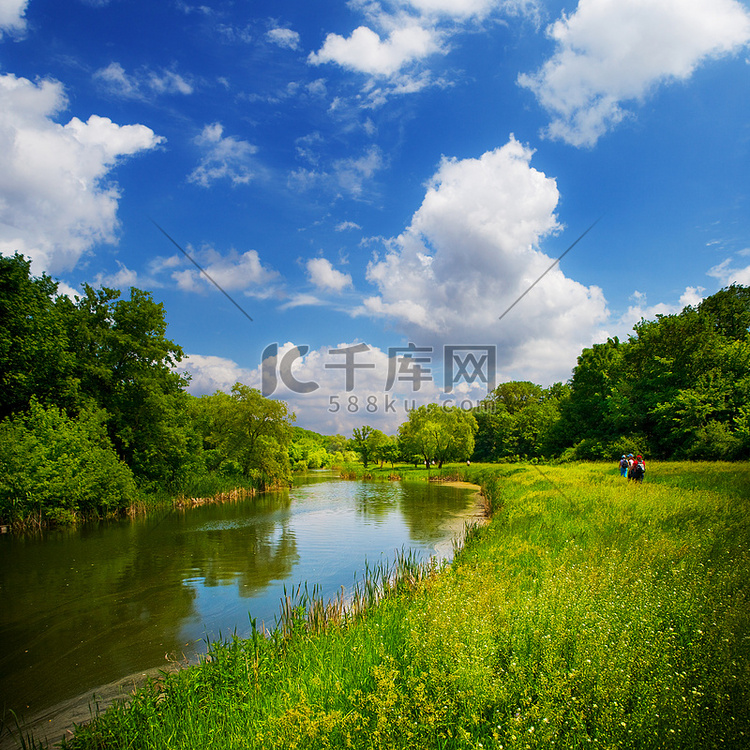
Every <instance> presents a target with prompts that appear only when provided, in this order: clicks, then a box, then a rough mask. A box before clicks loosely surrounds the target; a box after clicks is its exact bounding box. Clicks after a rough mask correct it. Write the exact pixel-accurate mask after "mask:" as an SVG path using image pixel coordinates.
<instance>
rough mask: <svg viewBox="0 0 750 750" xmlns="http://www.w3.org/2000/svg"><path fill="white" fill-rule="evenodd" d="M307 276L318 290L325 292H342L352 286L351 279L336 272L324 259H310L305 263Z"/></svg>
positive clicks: (329, 262) (328, 261)
mask: <svg viewBox="0 0 750 750" xmlns="http://www.w3.org/2000/svg"><path fill="white" fill-rule="evenodd" d="M307 274H308V276H309V277H310V281H311V282H312V283H313V284H314V285H315V286H316V287H318V289H321V290H323V291H326V292H342V291H343V290H344V289H346V288H347V287H348V286H351V285H352V277H351V276H350V275H349V274H348V273H342V272H341V271H337V270H336V269H335V268H334V267H333V265H331V261H330V260H327V259H326V258H310V260H308V261H307Z"/></svg>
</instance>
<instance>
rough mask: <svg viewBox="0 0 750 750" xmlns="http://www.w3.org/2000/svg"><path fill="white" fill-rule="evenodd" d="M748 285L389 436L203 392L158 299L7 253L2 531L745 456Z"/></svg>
mask: <svg viewBox="0 0 750 750" xmlns="http://www.w3.org/2000/svg"><path fill="white" fill-rule="evenodd" d="M749 328H750V289H748V288H747V287H743V286H738V285H734V286H731V287H728V288H727V289H723V290H721V291H720V292H718V293H716V294H714V295H712V296H711V297H708V298H706V299H705V300H703V302H701V303H700V304H699V305H697V306H696V307H686V308H685V309H684V310H683V311H682V312H681V313H679V314H676V315H663V316H657V318H656V320H653V321H646V320H642V321H641V322H640V323H638V324H637V325H636V326H635V327H634V332H633V334H632V335H631V336H630V337H629V339H628V340H627V341H619V340H618V339H617V338H612V339H609V340H607V341H606V342H605V343H602V344H596V345H594V346H593V347H591V348H587V349H584V350H583V351H582V352H581V355H580V356H579V357H578V362H577V365H576V367H575V369H574V371H573V376H572V378H571V379H570V380H569V381H568V382H567V383H565V384H563V383H556V384H555V385H553V386H551V387H548V388H543V387H542V386H539V385H536V384H534V383H530V382H519V381H514V382H508V383H502V384H501V385H499V386H498V387H497V388H495V390H494V391H492V393H490V394H489V395H488V397H487V398H486V399H485V400H484V402H482V404H481V405H480V406H479V408H477V409H475V410H472V411H463V410H461V409H459V408H457V407H455V408H444V407H442V406H440V405H438V404H427V405H425V406H420V407H419V408H417V409H414V410H412V411H411V412H410V413H409V417H408V419H407V420H406V421H405V422H404V423H403V424H402V425H401V426H400V427H399V430H398V434H397V435H394V436H388V435H385V434H384V433H382V432H381V431H379V430H377V429H375V428H373V427H371V426H369V425H364V426H362V427H359V428H356V429H355V430H354V433H353V437H352V438H351V439H347V438H345V437H344V436H342V435H334V436H323V435H319V434H317V433H315V432H312V431H310V430H303V429H302V428H300V427H297V426H295V425H293V422H294V414H292V413H290V412H289V410H288V407H287V405H286V404H285V403H284V402H280V401H274V400H271V399H266V398H263V397H262V396H261V394H260V392H259V391H257V390H256V389H253V388H249V387H248V386H246V385H243V384H241V383H237V384H236V385H235V386H234V387H233V388H232V390H231V392H230V393H222V392H217V393H215V394H213V395H211V396H202V397H194V396H192V395H190V394H189V393H187V391H186V386H187V384H188V379H187V377H186V376H185V375H183V374H180V373H179V372H177V371H176V369H175V365H177V364H178V363H179V362H180V361H181V360H182V359H183V357H184V353H183V351H182V349H181V348H180V347H179V346H178V345H177V344H175V343H174V342H173V341H171V340H169V339H168V338H167V337H166V331H167V325H166V320H165V311H164V308H163V306H162V305H161V304H158V303H156V302H155V301H154V300H153V298H152V296H151V294H150V293H148V292H144V291H141V290H139V289H135V288H132V289H131V290H130V295H129V298H121V296H120V292H119V291H117V290H113V289H108V288H101V289H94V288H92V287H91V286H88V285H84V286H83V291H82V294H81V295H80V296H79V297H77V298H76V300H75V301H73V300H71V299H70V298H69V297H67V296H64V295H58V294H57V283H56V282H55V281H54V280H53V279H51V278H50V277H49V276H47V275H45V274H43V275H42V276H40V277H34V276H32V275H31V271H30V262H29V261H28V260H26V259H25V258H24V257H23V256H21V255H19V254H16V255H15V256H14V257H0V524H7V523H17V522H23V521H24V520H27V521H28V520H31V519H34V520H35V522H38V523H49V522H52V523H66V522H71V521H72V520H74V519H75V518H77V517H81V516H106V515H109V514H112V513H118V512H122V511H123V510H124V509H127V508H128V507H131V506H132V505H133V503H135V502H137V501H138V500H139V498H143V497H144V496H147V495H149V494H151V495H153V494H154V493H168V494H171V495H176V494H178V493H182V492H184V493H194V492H199V491H203V492H210V491H211V489H212V488H216V487H219V486H221V483H222V482H223V483H225V484H226V483H229V484H244V485H250V486H253V487H255V488H257V489H264V488H266V487H269V486H273V485H279V484H288V483H289V482H290V481H291V473H292V471H294V470H301V469H318V468H326V467H330V466H334V465H342V464H346V463H350V462H353V461H355V460H360V461H361V462H362V463H363V464H364V466H365V467H367V466H368V465H370V464H371V463H375V462H378V463H380V464H381V465H382V464H385V463H386V462H388V463H391V464H394V463H395V462H397V461H406V462H411V463H414V464H419V463H422V464H426V465H428V466H429V465H432V464H433V463H434V464H436V465H438V466H442V465H443V463H445V462H447V461H464V460H473V461H508V460H519V459H525V460H534V459H562V460H596V459H607V460H611V459H614V458H617V457H619V455H620V454H621V453H635V452H638V453H643V454H644V455H650V456H653V457H658V458H673V457H674V458H691V459H707V460H711V459H728V460H735V459H747V458H748V457H750V337H749V336H748V329H749Z"/></svg>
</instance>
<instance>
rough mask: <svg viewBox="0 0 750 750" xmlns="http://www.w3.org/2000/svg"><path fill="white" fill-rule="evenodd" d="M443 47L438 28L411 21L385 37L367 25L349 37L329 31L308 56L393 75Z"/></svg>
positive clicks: (312, 60) (317, 62)
mask: <svg viewBox="0 0 750 750" xmlns="http://www.w3.org/2000/svg"><path fill="white" fill-rule="evenodd" d="M440 48H441V45H440V38H439V35H438V33H437V31H436V30H435V29H427V28H424V27H422V26H421V25H420V24H419V23H415V22H413V21H412V22H409V23H407V24H405V25H403V26H400V27H398V28H395V29H393V30H392V31H391V32H390V34H389V35H388V37H387V38H386V39H381V38H380V36H379V35H378V34H377V33H376V32H374V31H373V30H372V29H370V28H368V27H367V26H360V27H358V28H356V29H355V30H354V31H353V32H352V34H351V36H349V37H348V38H345V37H342V36H340V35H339V34H328V36H327V37H326V39H325V42H324V43H323V46H322V47H321V48H320V50H319V51H318V52H311V53H310V56H309V58H308V60H309V62H310V63H312V64H313V65H321V64H323V63H336V64H338V65H340V66H341V67H343V68H347V69H348V70H353V71H356V72H358V73H367V74H368V75H374V76H392V75H393V74H395V73H397V72H399V71H400V70H401V69H402V68H403V67H404V66H406V65H408V64H410V63H413V62H415V61H417V60H422V59H424V58H425V57H427V56H428V55H431V54H434V53H435V52H438V51H439V50H440Z"/></svg>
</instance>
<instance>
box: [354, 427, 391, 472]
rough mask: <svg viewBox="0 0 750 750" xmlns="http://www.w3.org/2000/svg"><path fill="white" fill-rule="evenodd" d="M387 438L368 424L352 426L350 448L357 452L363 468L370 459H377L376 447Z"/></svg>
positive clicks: (367, 464)
mask: <svg viewBox="0 0 750 750" xmlns="http://www.w3.org/2000/svg"><path fill="white" fill-rule="evenodd" d="M387 440H388V438H387V436H386V435H384V434H383V433H382V432H381V431H380V430H376V429H375V428H374V427H370V426H369V425H364V426H363V427H355V428H354V430H353V431H352V449H353V450H354V451H355V452H356V453H358V454H359V458H360V460H361V461H362V465H363V466H364V467H365V469H366V468H367V467H368V466H369V464H370V462H371V461H373V460H379V459H378V456H377V451H378V447H379V446H380V445H382V444H384V443H385V442H387Z"/></svg>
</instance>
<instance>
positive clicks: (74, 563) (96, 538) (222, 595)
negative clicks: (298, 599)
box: [0, 477, 471, 713]
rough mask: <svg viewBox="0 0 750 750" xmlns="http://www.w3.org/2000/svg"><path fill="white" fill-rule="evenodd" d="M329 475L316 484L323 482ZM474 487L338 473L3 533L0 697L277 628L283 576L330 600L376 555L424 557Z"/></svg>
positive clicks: (72, 687) (22, 702)
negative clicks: (253, 628) (133, 515)
mask: <svg viewBox="0 0 750 750" xmlns="http://www.w3.org/2000/svg"><path fill="white" fill-rule="evenodd" d="M321 480H322V481H321ZM470 504H471V500H470V494H469V493H467V492H466V491H462V490H456V489H453V488H445V487H433V486H430V485H402V484H400V483H361V482H331V481H330V480H328V478H327V477H320V478H319V477H315V478H314V481H312V482H310V483H307V484H304V485H301V486H298V487H295V488H293V489H292V490H290V491H286V492H278V493H268V494H264V495H262V496H260V497H258V498H254V499H248V500H246V501H242V502H239V503H230V504H225V505H208V506H203V507H200V508H194V509H191V510H188V511H173V512H170V513H167V514H163V515H161V516H158V517H157V516H152V517H149V518H147V519H139V520H135V521H128V522H122V523H115V524H99V525H94V526H89V527H85V528H82V529H80V530H78V531H66V532H57V533H51V534H48V535H47V536H46V538H44V539H37V538H34V539H32V538H27V539H17V538H12V537H6V538H2V539H0V597H2V608H0V642H1V643H2V645H3V648H2V649H1V650H0V705H4V706H5V707H6V708H13V709H14V710H16V711H21V712H23V713H33V712H35V711H38V710H41V709H43V708H46V707H47V706H49V705H52V704H53V703H56V702H58V701H60V700H63V699H65V698H68V697H73V696H75V695H78V694H80V693H82V692H85V691H88V690H93V689H94V688H96V687H97V686H99V685H102V684H105V683H108V682H111V681H114V680H116V679H119V678H121V677H123V676H125V675H128V674H132V673H135V672H138V671H142V670H146V669H148V668H151V667H154V666H159V665H160V664H164V659H165V655H176V656H180V655H182V654H185V655H186V656H190V655H191V654H194V653H195V652H196V651H201V650H203V648H204V646H205V639H206V638H216V637H218V636H219V634H222V635H224V636H226V635H229V634H231V633H232V632H233V631H236V632H237V633H238V634H240V635H246V634H247V633H249V629H250V626H249V622H250V620H249V617H250V616H252V617H254V618H256V619H257V621H258V623H259V624H260V623H261V622H265V623H266V624H269V625H270V624H272V623H273V621H274V619H275V616H276V614H277V612H278V606H279V601H280V598H281V595H282V591H283V586H284V585H285V584H286V585H287V588H289V587H291V586H293V585H295V584H297V583H300V582H305V581H306V582H308V583H309V584H310V585H312V584H314V583H316V584H319V585H320V586H321V587H322V589H323V591H324V593H325V594H326V595H329V596H333V595H334V594H335V593H336V591H337V590H338V589H339V588H340V587H341V586H342V585H344V586H347V587H348V586H350V585H351V584H352V582H353V580H354V577H355V575H361V573H362V571H363V569H364V563H365V559H367V560H368V562H369V563H370V564H372V563H374V562H377V561H378V560H379V559H382V558H385V559H386V560H388V561H390V560H391V559H392V558H393V553H394V550H397V549H401V548H402V547H412V548H414V549H415V550H416V551H417V552H418V551H419V550H422V552H423V554H430V553H431V552H432V549H433V548H434V546H435V545H436V544H437V543H439V542H440V541H441V540H443V539H444V538H445V537H446V535H449V534H450V531H448V529H450V525H451V522H452V521H453V520H454V519H455V518H456V517H457V516H459V515H460V514H461V513H466V512H467V510H468V508H469V506H470Z"/></svg>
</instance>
